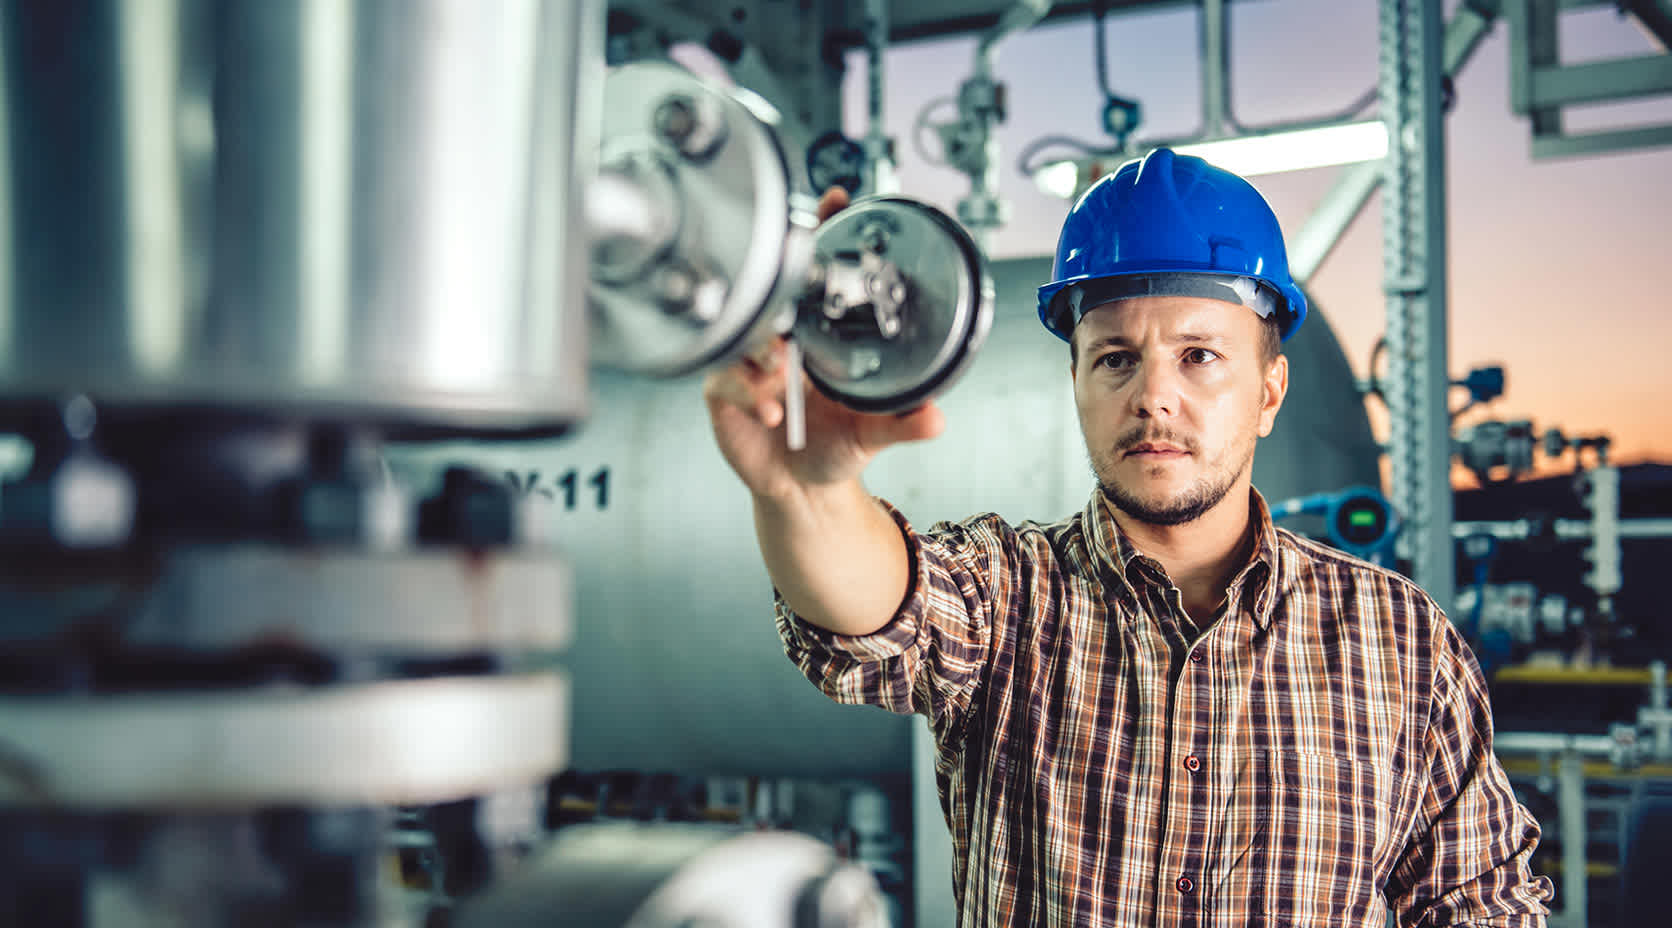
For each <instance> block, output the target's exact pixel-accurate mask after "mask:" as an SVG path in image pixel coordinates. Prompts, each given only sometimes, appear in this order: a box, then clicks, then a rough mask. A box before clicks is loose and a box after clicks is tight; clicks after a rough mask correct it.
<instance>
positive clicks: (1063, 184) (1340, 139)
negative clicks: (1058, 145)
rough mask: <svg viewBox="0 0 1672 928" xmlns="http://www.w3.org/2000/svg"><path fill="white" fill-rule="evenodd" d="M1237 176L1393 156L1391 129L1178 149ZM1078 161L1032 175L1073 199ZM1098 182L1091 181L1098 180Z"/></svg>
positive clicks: (1328, 131)
mask: <svg viewBox="0 0 1672 928" xmlns="http://www.w3.org/2000/svg"><path fill="white" fill-rule="evenodd" d="M1173 150H1174V151H1176V152H1178V153H1179V154H1181V155H1195V156H1196V157H1198V158H1201V159H1203V160H1204V161H1207V162H1208V163H1210V164H1212V165H1214V166H1216V167H1221V168H1224V169H1225V170H1227V171H1230V172H1231V173H1233V174H1240V175H1242V176H1244V177H1253V176H1255V175H1259V174H1279V173H1282V172H1284V171H1304V170H1306V169H1308V168H1324V167H1330V166H1331V165H1337V164H1355V163H1357V162H1360V161H1375V160H1376V159H1378V158H1384V157H1386V156H1387V153H1388V130H1387V124H1386V123H1384V122H1382V121H1381V120H1380V119H1371V120H1366V121H1364V122H1351V123H1343V124H1341V125H1339V126H1325V127H1323V128H1321V129H1294V130H1291V131H1288V132H1272V133H1268V134H1265V135H1245V136H1240V137H1238V138H1229V139H1217V140H1215V141H1212V142H1196V143H1191V144H1181V145H1175V146H1173ZM1081 169H1082V163H1081V162H1078V161H1053V162H1051V163H1050V164H1046V165H1043V166H1042V167H1040V168H1039V169H1038V170H1037V171H1034V172H1033V182H1034V183H1035V184H1037V185H1038V186H1039V189H1040V190H1042V191H1044V192H1045V193H1048V194H1050V195H1052V196H1056V197H1061V198H1063V199H1065V200H1066V199H1070V198H1072V197H1073V196H1074V194H1075V193H1076V192H1077V191H1079V189H1080V186H1081V180H1080V171H1081ZM1093 179H1095V178H1088V179H1087V180H1088V181H1089V180H1093Z"/></svg>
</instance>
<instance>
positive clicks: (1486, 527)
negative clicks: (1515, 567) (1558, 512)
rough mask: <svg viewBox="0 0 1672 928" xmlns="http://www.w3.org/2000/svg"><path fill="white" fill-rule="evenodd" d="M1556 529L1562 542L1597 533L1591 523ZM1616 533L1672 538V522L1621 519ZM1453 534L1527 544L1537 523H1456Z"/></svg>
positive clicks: (1559, 524)
mask: <svg viewBox="0 0 1672 928" xmlns="http://www.w3.org/2000/svg"><path fill="white" fill-rule="evenodd" d="M1554 529H1555V534H1556V537H1557V538H1558V539H1560V540H1562V541H1573V540H1578V539H1585V538H1590V537H1591V536H1592V535H1593V534H1595V529H1594V528H1593V527H1592V525H1591V522H1590V521H1589V520H1587V519H1557V520H1555V525H1554ZM1616 531H1617V533H1618V535H1619V537H1620V538H1672V519H1669V518H1645V519H1621V520H1620V521H1619V524H1618V526H1617V529H1616ZM1451 534H1452V537H1453V538H1467V537H1469V536H1470V535H1491V536H1492V537H1493V538H1498V539H1501V540H1504V541H1525V540H1526V539H1528V538H1531V537H1532V534H1533V523H1532V522H1530V521H1529V520H1527V519H1512V520H1506V521H1502V522H1453V523H1452V526H1451Z"/></svg>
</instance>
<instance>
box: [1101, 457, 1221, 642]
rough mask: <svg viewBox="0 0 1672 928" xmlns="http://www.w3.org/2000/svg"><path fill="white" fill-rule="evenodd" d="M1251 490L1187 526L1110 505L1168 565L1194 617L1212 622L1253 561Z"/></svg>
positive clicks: (1138, 543) (1138, 541) (1138, 544)
mask: <svg viewBox="0 0 1672 928" xmlns="http://www.w3.org/2000/svg"><path fill="white" fill-rule="evenodd" d="M1249 492H1250V491H1249V488H1248V487H1247V486H1246V485H1244V486H1241V487H1239V488H1233V489H1232V490H1231V491H1230V492H1228V493H1226V494H1225V498H1224V499H1222V500H1220V501H1219V504H1218V505H1216V506H1214V507H1213V508H1212V509H1210V510H1208V511H1207V512H1205V513H1202V515H1201V517H1200V518H1198V519H1196V520H1195V521H1193V522H1188V523H1186V524H1184V525H1154V524H1151V523H1148V522H1143V521H1140V520H1138V519H1135V518H1133V517H1132V516H1130V515H1128V514H1126V513H1125V512H1122V511H1121V510H1120V509H1119V508H1118V507H1115V506H1112V505H1111V506H1110V511H1111V512H1112V514H1113V515H1114V518H1115V524H1116V525H1119V526H1120V529H1121V531H1122V532H1124V533H1125V534H1126V538H1127V540H1128V541H1130V542H1131V543H1132V545H1133V546H1134V547H1135V548H1137V549H1138V550H1139V551H1142V552H1143V553H1144V554H1146V555H1148V556H1150V557H1152V558H1154V559H1155V560H1157V561H1159V562H1160V563H1161V566H1162V567H1163V568H1165V569H1166V571H1167V576H1169V577H1171V578H1172V580H1173V583H1174V584H1176V585H1177V586H1178V588H1179V593H1180V596H1181V598H1182V600H1183V604H1184V611H1185V612H1186V613H1187V614H1188V615H1189V616H1190V618H1191V620H1192V621H1195V622H1197V623H1206V622H1207V621H1208V620H1209V619H1210V618H1211V617H1212V616H1213V613H1214V612H1215V611H1217V610H1218V609H1219V607H1220V605H1221V604H1222V603H1224V601H1225V596H1226V590H1227V588H1228V587H1229V586H1230V583H1231V578H1232V577H1235V576H1236V574H1237V572H1238V571H1239V570H1241V569H1242V568H1243V566H1244V565H1245V564H1247V563H1248V558H1249V555H1250V554H1251V552H1252V550H1253V545H1254V537H1253V536H1254V527H1253V522H1252V520H1251V518H1250V516H1249V509H1250V498H1249Z"/></svg>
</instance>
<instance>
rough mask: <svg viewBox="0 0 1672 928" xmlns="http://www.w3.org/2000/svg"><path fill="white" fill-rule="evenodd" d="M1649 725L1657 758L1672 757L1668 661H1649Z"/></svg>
mask: <svg viewBox="0 0 1672 928" xmlns="http://www.w3.org/2000/svg"><path fill="white" fill-rule="evenodd" d="M1649 709H1650V711H1649V712H1647V713H1644V715H1647V716H1648V717H1649V718H1648V721H1649V725H1650V727H1651V728H1653V729H1654V739H1655V760H1658V761H1665V760H1667V759H1668V758H1672V713H1669V712H1667V705H1666V662H1665V661H1650V662H1649Z"/></svg>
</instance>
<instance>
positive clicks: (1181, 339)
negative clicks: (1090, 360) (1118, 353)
mask: <svg viewBox="0 0 1672 928" xmlns="http://www.w3.org/2000/svg"><path fill="white" fill-rule="evenodd" d="M1230 341H1231V339H1230V338H1229V337H1227V336H1225V335H1220V334H1217V333H1211V332H1181V333H1179V334H1177V335H1170V336H1168V337H1167V339H1166V342H1167V344H1169V345H1224V344H1227V343H1229V342H1230ZM1130 347H1132V339H1130V338H1127V337H1126V336H1125V335H1104V336H1102V337H1100V338H1095V339H1092V341H1091V342H1090V343H1088V344H1087V345H1086V351H1088V352H1090V351H1096V350H1098V349H1099V348H1130Z"/></svg>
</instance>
